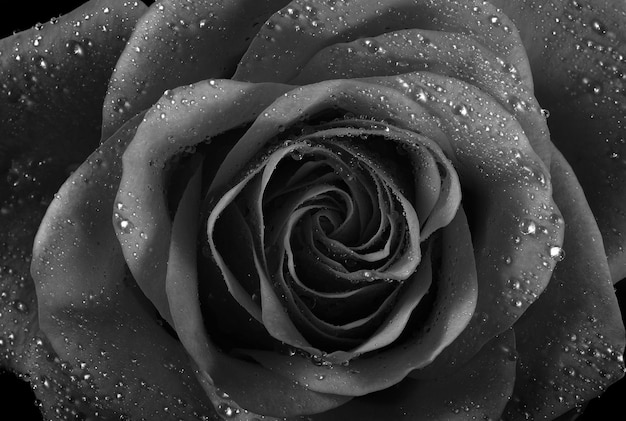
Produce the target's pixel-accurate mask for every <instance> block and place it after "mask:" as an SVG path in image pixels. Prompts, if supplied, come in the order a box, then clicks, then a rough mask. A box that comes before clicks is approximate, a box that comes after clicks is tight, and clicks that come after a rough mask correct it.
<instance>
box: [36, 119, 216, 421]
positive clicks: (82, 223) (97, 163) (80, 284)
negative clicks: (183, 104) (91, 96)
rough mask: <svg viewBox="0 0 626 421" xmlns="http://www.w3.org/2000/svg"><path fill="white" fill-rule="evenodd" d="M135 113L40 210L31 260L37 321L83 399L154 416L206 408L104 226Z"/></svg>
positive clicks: (185, 361) (182, 357) (134, 126)
mask: <svg viewBox="0 0 626 421" xmlns="http://www.w3.org/2000/svg"><path fill="white" fill-rule="evenodd" d="M141 118H142V115H139V116H137V117H136V118H135V119H133V120H132V121H130V122H129V123H128V125H126V126H124V128H123V129H121V130H120V131H119V132H118V133H117V134H116V136H114V137H112V138H111V139H109V141H107V142H106V143H105V144H104V145H102V146H101V147H100V148H99V149H98V150H97V151H96V152H94V153H93V154H92V155H91V157H90V158H89V159H88V160H87V161H86V162H85V163H84V164H83V165H82V166H81V167H80V168H79V169H77V170H76V171H75V172H74V173H73V174H72V177H70V179H69V180H68V181H67V182H66V183H65V184H64V185H63V187H62V188H61V190H60V191H59V193H58V194H57V196H56V198H55V200H54V201H53V202H52V204H51V205H50V207H49V209H48V212H47V213H46V216H45V217H44V220H43V222H42V225H41V227H40V229H39V232H38V233H37V236H36V238H35V245H34V250H33V263H32V274H33V279H34V280H35V282H36V288H37V297H38V304H39V323H40V326H41V328H42V330H43V331H44V332H45V333H46V336H47V337H48V339H49V340H50V342H51V344H52V347H53V348H54V350H55V351H56V352H57V353H58V355H59V356H60V358H61V359H62V360H64V361H66V362H67V364H68V365H69V366H70V367H72V370H74V371H76V372H81V371H82V374H81V376H86V377H83V378H84V379H89V381H88V382H86V383H85V385H84V387H82V388H81V390H82V391H83V393H84V395H85V396H86V397H87V398H88V399H90V400H91V401H92V402H98V401H102V402H106V404H103V406H104V407H105V408H106V410H113V411H116V412H119V413H120V414H127V415H128V416H131V417H133V418H142V417H146V418H153V417H157V418H158V417H160V416H161V415H162V412H161V411H162V408H164V407H169V408H171V409H172V410H173V411H175V413H176V415H174V416H177V417H188V416H189V417H191V416H193V415H192V414H194V413H197V412H200V413H210V412H211V409H210V408H208V407H207V406H206V404H205V399H206V398H205V395H204V391H203V390H202V389H201V388H200V387H199V385H198V383H197V382H196V380H195V379H194V377H193V375H192V373H191V371H192V370H191V367H190V366H189V364H188V357H187V355H186V352H185V351H184V350H183V348H182V347H181V346H180V344H179V343H178V342H177V341H176V340H175V339H174V338H172V337H171V336H169V335H168V334H167V333H166V331H165V330H164V329H162V328H161V327H160V326H158V325H157V323H156V322H157V320H156V317H155V312H154V310H153V309H152V307H151V305H150V304H149V303H147V302H146V301H145V299H144V298H143V296H142V295H141V294H140V293H139V292H138V291H137V290H136V287H135V286H134V283H133V281H132V279H127V277H126V273H125V265H124V258H123V256H122V253H121V250H120V247H119V243H118V242H117V239H116V237H115V233H114V231H113V229H112V227H111V219H110V218H111V213H110V212H111V209H112V208H113V200H114V197H115V192H116V189H117V184H118V183H119V179H120V175H121V165H120V164H121V159H120V158H121V154H122V152H123V150H124V148H125V147H126V145H127V144H128V143H129V142H130V140H131V139H132V137H133V135H134V134H135V130H136V129H137V126H138V125H139V123H140V122H141ZM79 370H80V371H79ZM142 385H143V386H142ZM156 391H159V392H158V393H155V392H156ZM116 395H117V396H118V397H117V398H116ZM131 396H132V398H131ZM177 398H182V399H183V402H185V403H184V404H183V405H179V404H177V403H176V401H177ZM196 411H197V412H196ZM171 414H174V413H173V412H172V413H171Z"/></svg>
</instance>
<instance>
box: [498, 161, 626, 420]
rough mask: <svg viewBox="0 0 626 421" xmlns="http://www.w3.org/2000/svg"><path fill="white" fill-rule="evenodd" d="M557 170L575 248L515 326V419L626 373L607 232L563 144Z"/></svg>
mask: <svg viewBox="0 0 626 421" xmlns="http://www.w3.org/2000/svg"><path fill="white" fill-rule="evenodd" d="M551 174H552V183H553V185H554V192H555V193H554V197H555V200H556V201H557V203H558V204H559V207H560V209H561V211H562V212H563V218H564V219H565V221H566V224H565V242H564V243H563V249H564V250H565V252H566V253H567V254H566V257H565V260H564V261H563V262H562V263H560V264H558V265H557V266H556V269H555V271H554V275H553V277H552V279H551V281H550V284H549V285H548V287H547V288H546V290H545V291H544V293H543V294H542V295H541V297H539V299H538V300H537V302H536V303H535V304H533V305H532V306H531V307H530V308H529V309H528V311H527V312H526V313H525V314H524V316H522V318H521V319H520V320H519V322H517V323H516V324H515V333H516V337H517V339H518V344H517V350H518V351H519V355H520V359H519V366H518V367H519V368H518V375H517V380H516V382H515V390H514V393H513V398H512V400H511V402H510V403H509V405H508V406H507V411H506V417H505V418H506V419H511V420H527V419H529V418H530V419H544V418H550V419H551V418H553V417H555V416H558V415H560V414H562V413H563V412H565V411H567V410H569V409H571V408H572V407H573V406H575V405H579V404H581V403H583V402H584V401H586V400H589V399H591V398H594V397H596V396H598V395H599V394H600V393H602V392H603V391H604V389H605V388H606V387H608V386H609V385H610V384H611V383H613V382H615V381H616V380H618V379H619V378H621V377H622V376H623V375H624V360H623V349H624V344H625V342H626V335H625V333H624V325H623V323H622V319H621V317H620V309H619V306H618V303H617V300H616V298H615V292H614V290H613V285H612V283H611V279H610V274H609V268H608V264H607V261H606V257H605V253H604V247H603V246H602V238H601V236H600V232H599V231H598V229H597V226H596V224H595V221H594V219H593V214H592V213H591V211H590V210H589V208H588V206H587V202H586V200H585V197H584V195H583V192H582V189H581V188H580V186H579V185H578V183H577V182H576V178H575V177H574V176H573V172H572V170H571V168H570V167H569V165H568V164H567V162H566V161H565V159H564V158H563V157H562V156H561V154H560V153H559V152H558V151H557V150H556V149H555V150H554V155H553V158H552V166H551ZM546 361H547V362H549V364H546V363H545V362H546Z"/></svg>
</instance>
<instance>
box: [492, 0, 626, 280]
mask: <svg viewBox="0 0 626 421" xmlns="http://www.w3.org/2000/svg"><path fill="white" fill-rule="evenodd" d="M494 3H497V4H499V5H500V6H501V7H502V8H503V9H505V11H506V12H507V13H509V14H510V16H511V17H512V19H513V20H514V21H515V23H516V25H517V26H518V27H519V28H520V32H521V35H522V39H523V40H524V44H525V46H526V48H527V50H528V53H529V58H530V61H531V64H532V66H533V74H535V75H536V80H535V82H536V84H537V88H536V95H537V98H538V99H539V100H540V102H541V104H542V105H543V107H545V108H547V109H548V110H549V111H550V118H549V119H548V123H549V125H550V133H551V134H552V139H553V141H554V143H555V144H556V146H557V147H558V148H559V150H560V151H561V152H562V153H563V155H565V158H566V159H567V160H568V162H569V163H570V164H571V165H572V167H573V169H574V171H575V172H576V176H577V177H578V179H579V180H580V184H581V185H582V187H583V190H584V191H585V195H586V196H587V200H588V201H589V204H590V206H591V210H592V211H593V213H594V216H595V217H596V219H597V221H598V226H599V227H600V232H601V233H602V237H603V241H604V244H605V247H606V252H607V255H608V258H609V265H610V268H611V277H612V279H613V282H618V281H619V280H621V279H622V278H624V277H626V213H624V211H623V204H624V201H625V200H626V180H625V179H624V177H625V175H626V171H625V170H624V168H625V167H624V156H626V142H625V141H624V140H625V138H624V130H625V126H624V118H623V116H624V114H625V112H626V108H625V105H624V104H625V101H624V95H623V87H622V85H623V75H624V73H626V67H625V66H624V56H625V55H626V48H625V47H624V45H625V43H624V40H626V32H625V31H624V21H625V20H626V5H625V4H624V3H623V2H619V1H611V0H598V1H594V2H579V1H569V2H550V3H546V4H545V5H543V6H542V7H536V6H535V5H534V3H533V2H531V1H523V2H522V1H518V2H508V1H504V2H503V1H496V2H494ZM546 39H547V40H548V42H546V41H545V40H546Z"/></svg>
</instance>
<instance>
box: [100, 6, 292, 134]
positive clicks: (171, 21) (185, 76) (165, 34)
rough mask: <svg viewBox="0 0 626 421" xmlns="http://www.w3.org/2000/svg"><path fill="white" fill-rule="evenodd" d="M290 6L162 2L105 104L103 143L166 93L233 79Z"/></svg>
mask: <svg viewBox="0 0 626 421" xmlns="http://www.w3.org/2000/svg"><path fill="white" fill-rule="evenodd" d="M286 3H287V1H286V0H271V1H267V0H265V1H256V0H237V1H232V0H231V1H228V2H215V1H209V0H201V1H194V2H181V1H178V0H160V1H157V2H156V3H154V4H153V5H152V6H151V7H150V9H149V10H148V11H147V12H146V13H145V14H144V15H143V16H142V18H141V20H140V21H139V23H138V24H137V26H136V28H135V31H134V32H133V34H132V37H131V39H130V40H129V41H128V43H127V44H126V48H125V49H124V52H123V54H122V56H121V57H120V59H119V61H118V63H117V65H116V66H115V71H114V72H113V75H112V77H111V81H110V83H109V89H108V92H107V95H106V100H105V102H104V110H103V114H102V116H103V120H104V122H103V128H102V138H103V139H106V138H107V137H109V136H110V135H111V134H113V132H115V130H117V128H119V127H120V126H121V125H122V124H123V123H124V121H126V120H128V119H129V118H130V117H132V116H133V115H135V114H137V113H138V112H139V111H141V110H144V109H146V108H149V107H150V106H152V105H153V104H154V103H155V102H156V101H157V100H158V99H159V98H160V97H161V95H162V94H163V91H165V90H166V89H173V88H176V87H177V86H181V85H186V84H189V83H195V82H198V81H200V80H203V79H208V78H226V77H229V76H230V75H231V74H232V72H233V70H234V68H235V65H236V64H237V61H238V60H239V58H240V57H241V55H242V54H243V53H244V51H245V49H246V48H247V46H248V44H249V42H250V41H249V40H250V37H252V36H253V35H254V34H255V33H256V32H257V31H258V26H259V25H260V24H261V23H263V22H264V21H265V19H267V18H268V17H269V16H270V14H271V13H273V12H274V11H275V10H277V9H278V8H280V7H282V6H284V5H285V4H286Z"/></svg>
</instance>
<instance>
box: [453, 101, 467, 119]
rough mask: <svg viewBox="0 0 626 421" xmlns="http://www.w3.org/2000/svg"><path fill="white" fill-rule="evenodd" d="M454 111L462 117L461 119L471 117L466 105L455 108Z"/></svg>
mask: <svg viewBox="0 0 626 421" xmlns="http://www.w3.org/2000/svg"><path fill="white" fill-rule="evenodd" d="M452 111H453V112H454V114H456V115H460V116H461V117H467V116H468V115H469V108H468V107H467V106H466V105H465V104H459V105H457V106H455V107H454V109H453V110H452Z"/></svg>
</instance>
